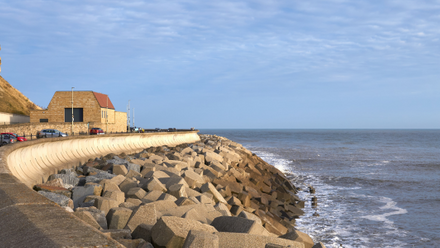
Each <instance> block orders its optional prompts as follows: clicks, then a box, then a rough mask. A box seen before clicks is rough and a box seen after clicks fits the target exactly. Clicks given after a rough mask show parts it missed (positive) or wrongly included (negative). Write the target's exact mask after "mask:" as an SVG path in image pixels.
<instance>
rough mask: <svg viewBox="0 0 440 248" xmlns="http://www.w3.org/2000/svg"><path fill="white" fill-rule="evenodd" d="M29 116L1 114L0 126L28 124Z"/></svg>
mask: <svg viewBox="0 0 440 248" xmlns="http://www.w3.org/2000/svg"><path fill="white" fill-rule="evenodd" d="M29 119H30V118H29V116H27V115H18V114H10V113H3V112H0V125H7V124H11V123H28V122H29Z"/></svg>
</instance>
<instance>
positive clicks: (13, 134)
mask: <svg viewBox="0 0 440 248" xmlns="http://www.w3.org/2000/svg"><path fill="white" fill-rule="evenodd" d="M1 134H9V135H12V136H14V137H15V138H16V139H17V141H19V142H23V141H27V139H26V138H25V137H21V136H19V135H18V134H16V133H1Z"/></svg>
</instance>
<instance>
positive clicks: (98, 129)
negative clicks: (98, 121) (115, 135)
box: [90, 127, 105, 135]
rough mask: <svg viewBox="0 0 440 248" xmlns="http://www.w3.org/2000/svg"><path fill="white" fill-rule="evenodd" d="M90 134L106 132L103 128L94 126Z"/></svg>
mask: <svg viewBox="0 0 440 248" xmlns="http://www.w3.org/2000/svg"><path fill="white" fill-rule="evenodd" d="M90 134H91V135H92V134H105V133H104V131H103V130H102V129H101V128H98V127H94V128H92V129H90Z"/></svg>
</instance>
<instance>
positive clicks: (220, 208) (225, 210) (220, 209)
mask: <svg viewBox="0 0 440 248" xmlns="http://www.w3.org/2000/svg"><path fill="white" fill-rule="evenodd" d="M214 208H215V210H217V211H218V212H220V213H221V214H222V215H223V216H232V214H231V212H230V211H229V208H228V206H227V205H226V204H224V203H221V202H218V203H217V204H215V205H214Z"/></svg>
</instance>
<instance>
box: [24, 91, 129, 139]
mask: <svg viewBox="0 0 440 248" xmlns="http://www.w3.org/2000/svg"><path fill="white" fill-rule="evenodd" d="M72 110H73V115H72ZM72 118H73V123H74V124H80V123H81V124H88V125H87V126H88V127H89V129H90V128H92V127H98V128H101V129H103V130H104V131H105V132H122V131H126V130H127V113H126V112H119V111H116V110H115V107H114V106H113V103H112V101H111V100H110V98H109V96H108V95H106V94H103V93H98V92H94V91H57V92H55V94H54V95H53V97H52V100H51V101H50V103H49V105H48V107H47V109H45V110H34V111H31V114H30V122H31V123H44V122H48V123H72Z"/></svg>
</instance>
